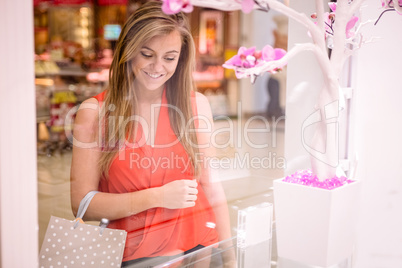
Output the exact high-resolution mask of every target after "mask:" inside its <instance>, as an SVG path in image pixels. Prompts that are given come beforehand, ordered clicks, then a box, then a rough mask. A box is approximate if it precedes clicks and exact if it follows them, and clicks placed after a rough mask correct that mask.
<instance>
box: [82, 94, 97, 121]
mask: <svg viewBox="0 0 402 268" xmlns="http://www.w3.org/2000/svg"><path fill="white" fill-rule="evenodd" d="M98 115H99V103H98V100H97V99H95V98H89V99H87V100H85V101H83V102H82V103H81V105H80V107H79V108H78V112H77V117H78V116H79V117H82V118H85V119H96V118H97V117H98Z"/></svg>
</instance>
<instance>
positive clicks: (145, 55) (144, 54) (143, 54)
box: [141, 52, 152, 58]
mask: <svg viewBox="0 0 402 268" xmlns="http://www.w3.org/2000/svg"><path fill="white" fill-rule="evenodd" d="M141 55H142V56H144V57H145V58H151V57H152V55H150V54H146V53H144V52H141Z"/></svg>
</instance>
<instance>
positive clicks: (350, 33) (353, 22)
mask: <svg viewBox="0 0 402 268" xmlns="http://www.w3.org/2000/svg"><path fill="white" fill-rule="evenodd" d="M358 20H359V18H358V17H356V16H353V17H352V18H351V19H350V20H349V22H348V24H346V38H347V39H349V38H351V37H353V36H354V35H355V32H354V31H352V29H353V28H354V27H355V25H356V22H357V21H358Z"/></svg>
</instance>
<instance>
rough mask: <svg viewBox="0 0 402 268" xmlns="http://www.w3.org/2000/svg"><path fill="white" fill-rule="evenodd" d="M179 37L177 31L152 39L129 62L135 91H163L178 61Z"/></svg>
mask: <svg viewBox="0 0 402 268" xmlns="http://www.w3.org/2000/svg"><path fill="white" fill-rule="evenodd" d="M181 43H182V42H181V36H180V34H179V32H178V31H173V32H171V33H170V34H167V35H160V36H156V37H153V38H152V39H150V40H149V41H148V42H146V43H145V44H144V45H143V46H142V47H141V49H140V52H139V53H138V55H136V56H135V57H134V58H133V59H132V61H131V67H132V69H133V72H134V76H135V80H134V86H135V88H136V90H150V91H156V90H160V91H162V90H163V87H164V85H165V83H166V81H167V80H169V79H170V78H171V77H172V75H173V74H174V72H175V70H176V67H177V63H178V61H179V56H180V49H181Z"/></svg>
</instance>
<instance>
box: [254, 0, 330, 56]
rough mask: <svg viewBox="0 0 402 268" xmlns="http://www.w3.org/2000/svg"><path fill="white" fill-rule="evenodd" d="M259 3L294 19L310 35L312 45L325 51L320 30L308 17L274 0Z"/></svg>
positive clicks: (264, 0)
mask: <svg viewBox="0 0 402 268" xmlns="http://www.w3.org/2000/svg"><path fill="white" fill-rule="evenodd" d="M260 3H267V4H268V5H269V7H270V8H271V9H273V10H276V11H278V12H280V13H282V14H283V15H285V16H287V17H288V18H291V19H294V20H295V21H297V22H298V23H300V24H302V25H303V26H305V27H306V28H307V29H308V31H309V32H310V34H311V37H312V38H313V41H314V43H316V44H317V45H318V46H319V47H320V49H323V50H326V46H325V40H324V36H323V35H322V32H321V31H320V29H319V28H318V27H317V25H315V24H314V23H313V22H312V21H311V19H310V18H309V17H307V16H306V14H304V13H300V12H297V11H296V10H294V9H292V8H290V7H287V6H285V5H284V4H282V3H280V2H278V1H276V0H261V1H260Z"/></svg>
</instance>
